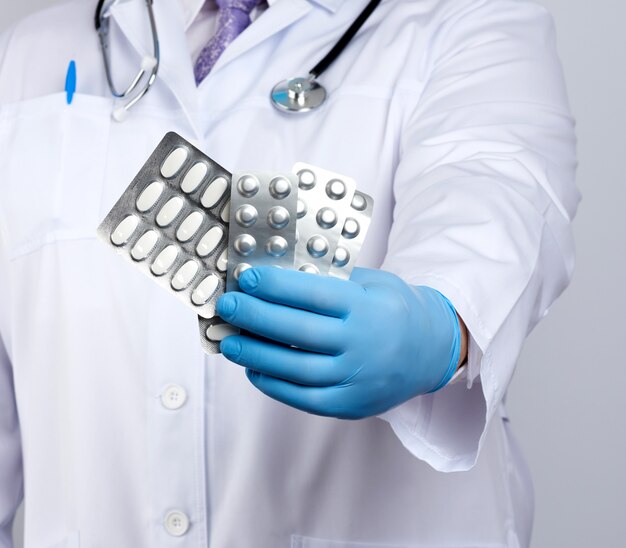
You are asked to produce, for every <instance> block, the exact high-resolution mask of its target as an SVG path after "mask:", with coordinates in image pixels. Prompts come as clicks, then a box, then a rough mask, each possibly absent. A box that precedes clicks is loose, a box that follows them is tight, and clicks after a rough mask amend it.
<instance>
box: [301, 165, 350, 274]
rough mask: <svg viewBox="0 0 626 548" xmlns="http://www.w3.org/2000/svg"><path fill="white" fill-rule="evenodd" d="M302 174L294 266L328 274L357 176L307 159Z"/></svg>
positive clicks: (302, 167) (303, 269)
mask: <svg viewBox="0 0 626 548" xmlns="http://www.w3.org/2000/svg"><path fill="white" fill-rule="evenodd" d="M292 172H293V173H295V174H296V176H297V177H298V188H299V190H298V210H297V215H298V223H297V227H296V228H297V239H298V241H297V243H296V250H295V262H294V268H295V269H296V270H302V271H305V272H312V273H314V274H322V275H327V274H328V272H329V269H330V266H331V263H332V259H333V256H334V253H335V248H336V247H337V243H338V241H339V238H340V237H341V230H342V227H343V226H344V223H345V220H346V216H347V212H348V210H349V207H350V204H351V202H352V199H353V197H354V191H355V189H356V183H355V181H354V179H351V178H350V177H345V176H343V175H340V174H338V173H333V172H331V171H328V170H325V169H322V168H319V167H316V166H313V165H310V164H305V163H303V162H298V163H296V164H295V165H294V166H293V168H292Z"/></svg>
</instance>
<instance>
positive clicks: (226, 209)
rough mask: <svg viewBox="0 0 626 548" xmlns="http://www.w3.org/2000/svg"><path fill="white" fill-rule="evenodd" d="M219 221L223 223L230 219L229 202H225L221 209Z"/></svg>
mask: <svg viewBox="0 0 626 548" xmlns="http://www.w3.org/2000/svg"><path fill="white" fill-rule="evenodd" d="M220 219H222V221H224V222H225V223H227V222H228V220H229V219H230V200H228V202H226V205H225V206H224V207H223V208H222V212H221V213H220Z"/></svg>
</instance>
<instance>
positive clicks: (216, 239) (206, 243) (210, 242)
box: [196, 226, 224, 257]
mask: <svg viewBox="0 0 626 548" xmlns="http://www.w3.org/2000/svg"><path fill="white" fill-rule="evenodd" d="M223 236H224V231H223V230H222V228H221V227H219V226H213V227H211V228H210V229H209V231H208V232H207V233H206V234H205V235H204V236H202V238H201V239H200V241H199V242H198V245H197V246H196V253H197V254H198V255H200V257H206V256H207V255H210V254H211V253H213V251H215V248H216V247H217V246H218V245H219V243H220V242H221V241H222V237H223Z"/></svg>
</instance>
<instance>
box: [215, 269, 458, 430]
mask: <svg viewBox="0 0 626 548" xmlns="http://www.w3.org/2000/svg"><path fill="white" fill-rule="evenodd" d="M239 287H240V289H241V290H242V292H230V293H226V294H225V295H223V296H222V297H221V298H220V300H219V301H218V304H217V312H218V314H219V315H220V316H221V317H222V318H224V319H225V320H226V321H228V322H229V323H231V324H233V325H236V326H238V327H240V328H242V329H244V330H245V331H247V332H249V333H250V335H234V336H230V337H227V338H226V339H224V340H223V341H222V343H221V351H222V353H223V354H224V356H226V358H228V359H229V360H231V361H233V362H235V363H238V364H240V365H243V366H244V367H246V368H247V369H248V372H247V374H248V378H249V379H250V381H251V382H252V383H253V384H254V385H255V386H256V387H257V388H258V389H259V390H261V391H263V392H264V393H265V394H267V395H268V396H270V397H272V398H274V399H276V400H278V401H281V402H283V403H286V404H287V405H290V406H292V407H295V408H297V409H301V410H304V411H307V412H310V413H314V414H317V415H324V416H333V417H338V418H347V419H358V418H363V417H368V416H373V415H378V414H380V413H383V412H384V411H387V410H389V409H391V408H392V407H395V406H397V405H400V404H401V403H403V402H405V401H407V400H409V399H411V398H413V397H415V396H418V395H420V394H424V393H427V392H433V391H435V390H438V389H440V388H442V387H443V386H445V384H447V382H448V381H449V380H450V378H451V377H452V376H453V374H454V372H455V370H456V366H457V362H458V360H459V354H460V339H461V336H460V326H459V320H458V317H457V315H456V312H455V310H454V308H453V306H452V305H451V304H450V302H449V301H448V300H447V299H446V298H445V297H444V296H443V295H441V293H439V292H438V291H436V290H434V289H431V288H429V287H425V286H410V285H408V284H407V283H405V282H404V281H403V280H401V279H400V278H398V277H397V276H395V275H394V274H391V273H389V272H385V271H382V270H373V269H364V268H355V269H354V271H353V274H352V277H351V279H350V280H341V279H338V278H331V277H323V276H316V275H313V274H308V273H305V272H297V271H293V270H283V269H279V268H274V267H257V268H252V269H249V270H246V271H245V272H243V273H242V275H241V277H240V279H239Z"/></svg>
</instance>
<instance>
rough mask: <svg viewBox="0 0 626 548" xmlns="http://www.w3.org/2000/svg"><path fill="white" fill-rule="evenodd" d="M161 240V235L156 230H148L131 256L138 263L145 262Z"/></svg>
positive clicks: (135, 246)
mask: <svg viewBox="0 0 626 548" xmlns="http://www.w3.org/2000/svg"><path fill="white" fill-rule="evenodd" d="M158 240H159V234H158V233H157V231H156V230H148V232H146V233H145V234H144V235H143V236H142V237H141V238H139V239H138V240H137V243H136V244H135V245H134V246H133V249H132V251H131V252H130V255H131V257H132V258H133V259H135V260H136V261H143V260H144V259H145V258H146V257H147V256H148V255H149V254H150V252H151V251H152V250H153V249H154V246H155V245H156V243H157V241H158Z"/></svg>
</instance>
